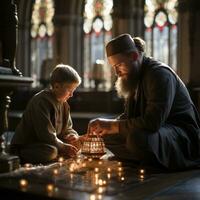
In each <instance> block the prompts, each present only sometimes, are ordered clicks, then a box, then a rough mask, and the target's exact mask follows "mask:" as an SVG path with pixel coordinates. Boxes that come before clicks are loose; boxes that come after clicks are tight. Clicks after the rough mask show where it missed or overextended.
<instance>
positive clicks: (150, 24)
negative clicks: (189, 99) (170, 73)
mask: <svg viewBox="0 0 200 200" xmlns="http://www.w3.org/2000/svg"><path fill="white" fill-rule="evenodd" d="M176 5H177V0H145V18H144V24H145V40H146V45H147V46H146V52H147V55H149V56H153V57H155V58H156V59H158V60H161V61H162V62H165V63H166V64H168V65H170V66H171V67H172V68H173V69H174V70H175V71H176V69H177V11H176Z"/></svg>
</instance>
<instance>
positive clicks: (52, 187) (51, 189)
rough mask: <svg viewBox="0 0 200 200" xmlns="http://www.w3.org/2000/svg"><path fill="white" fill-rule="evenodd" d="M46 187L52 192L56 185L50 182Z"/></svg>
mask: <svg viewBox="0 0 200 200" xmlns="http://www.w3.org/2000/svg"><path fill="white" fill-rule="evenodd" d="M46 189H47V191H48V192H52V191H53V189H54V185H53V184H48V185H47V186H46Z"/></svg>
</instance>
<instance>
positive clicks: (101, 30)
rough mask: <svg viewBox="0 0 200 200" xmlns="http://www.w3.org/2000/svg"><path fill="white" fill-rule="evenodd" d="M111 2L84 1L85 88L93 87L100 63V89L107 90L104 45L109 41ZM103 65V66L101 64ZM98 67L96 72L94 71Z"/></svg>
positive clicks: (108, 81)
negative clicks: (101, 75)
mask: <svg viewBox="0 0 200 200" xmlns="http://www.w3.org/2000/svg"><path fill="white" fill-rule="evenodd" d="M112 7H113V1H112V0H86V1H85V9H84V25H83V30H84V74H83V79H84V81H83V83H84V87H85V88H91V87H95V85H94V84H95V80H94V77H96V74H95V73H97V71H98V72H99V69H100V68H99V66H100V65H99V64H98V63H101V66H102V72H101V73H103V72H104V74H105V75H104V76H103V77H102V80H99V81H100V82H102V83H103V84H102V87H105V88H108V87H109V84H110V82H111V81H110V79H111V70H110V68H109V67H106V65H107V64H106V62H105V44H106V42H107V41H108V40H110V39H111V37H112V34H111V29H112V17H111V12H112ZM103 63H104V64H103ZM95 66H98V70H95ZM98 77H99V76H98Z"/></svg>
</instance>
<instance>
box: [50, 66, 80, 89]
mask: <svg viewBox="0 0 200 200" xmlns="http://www.w3.org/2000/svg"><path fill="white" fill-rule="evenodd" d="M55 83H69V84H71V83H78V84H79V85H80V84H81V77H80V76H79V74H78V73H77V71H76V70H75V69H73V68H72V67H71V66H69V65H64V64H59V65H57V66H56V67H55V68H54V69H53V71H52V72H51V75H50V84H51V85H52V86H53V85H54V84H55Z"/></svg>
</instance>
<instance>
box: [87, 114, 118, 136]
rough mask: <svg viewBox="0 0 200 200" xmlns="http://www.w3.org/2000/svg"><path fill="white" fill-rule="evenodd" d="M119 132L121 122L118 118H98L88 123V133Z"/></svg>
mask: <svg viewBox="0 0 200 200" xmlns="http://www.w3.org/2000/svg"><path fill="white" fill-rule="evenodd" d="M116 133H119V123H118V121H117V120H112V119H103V118H97V119H94V120H91V121H90V122H89V124H88V134H97V135H105V134H116Z"/></svg>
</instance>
